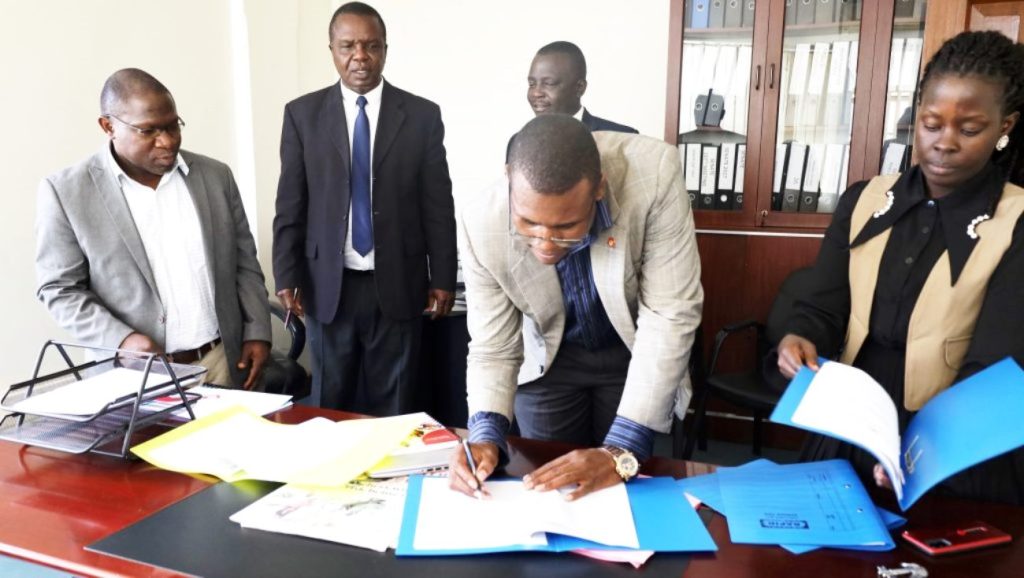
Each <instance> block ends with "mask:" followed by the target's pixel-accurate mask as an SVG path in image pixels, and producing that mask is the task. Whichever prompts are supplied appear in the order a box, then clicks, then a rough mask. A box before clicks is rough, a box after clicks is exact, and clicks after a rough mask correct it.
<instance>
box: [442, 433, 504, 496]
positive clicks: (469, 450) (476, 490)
mask: <svg viewBox="0 0 1024 578" xmlns="http://www.w3.org/2000/svg"><path fill="white" fill-rule="evenodd" d="M497 465H498V447H497V446H495V445H494V444H491V443H479V444H471V443H469V441H468V440H463V441H462V445H461V447H458V448H455V451H453V452H452V456H451V458H450V459H449V460H448V486H449V487H450V488H451V489H453V490H455V491H457V492H462V493H463V494H466V495H467V496H473V497H475V498H477V499H483V498H486V497H488V496H490V494H488V493H487V489H486V488H484V480H486V479H487V477H488V476H490V475H491V473H492V472H493V471H494V468H495V467H497Z"/></svg>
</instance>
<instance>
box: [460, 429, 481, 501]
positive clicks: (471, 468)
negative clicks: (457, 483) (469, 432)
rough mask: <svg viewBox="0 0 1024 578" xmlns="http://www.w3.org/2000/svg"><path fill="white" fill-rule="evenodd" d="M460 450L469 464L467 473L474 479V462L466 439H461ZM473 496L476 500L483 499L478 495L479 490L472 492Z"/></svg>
mask: <svg viewBox="0 0 1024 578" xmlns="http://www.w3.org/2000/svg"><path fill="white" fill-rule="evenodd" d="M462 449H464V450H466V462H467V463H468V464H469V471H470V472H472V473H473V477H474V478H476V462H475V461H473V452H472V451H470V449H469V440H467V439H463V440H462ZM479 483H480V480H477V484H479ZM473 496H474V497H475V498H476V499H478V500H479V499H481V498H483V495H482V494H481V493H480V489H479V488H477V489H475V490H473Z"/></svg>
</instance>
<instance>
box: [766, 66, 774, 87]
mask: <svg viewBox="0 0 1024 578" xmlns="http://www.w3.org/2000/svg"><path fill="white" fill-rule="evenodd" d="M773 88H775V63H774V62H773V63H771V64H769V65H768V90H771V89H773Z"/></svg>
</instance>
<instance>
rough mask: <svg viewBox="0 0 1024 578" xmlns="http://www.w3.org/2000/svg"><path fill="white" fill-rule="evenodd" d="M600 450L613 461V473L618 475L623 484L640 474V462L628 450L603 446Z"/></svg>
mask: <svg viewBox="0 0 1024 578" xmlns="http://www.w3.org/2000/svg"><path fill="white" fill-rule="evenodd" d="M601 449H603V450H604V451H606V452H608V454H609V455H611V456H612V459H613V460H615V473H617V474H619V476H620V477H621V478H622V481H623V482H628V481H629V480H632V479H633V478H635V477H636V475H637V474H638V473H640V462H639V461H637V459H636V456H634V455H633V452H631V451H629V450H624V449H622V448H619V447H615V446H604V447H602V448H601Z"/></svg>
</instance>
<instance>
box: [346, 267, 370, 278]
mask: <svg viewBox="0 0 1024 578" xmlns="http://www.w3.org/2000/svg"><path fill="white" fill-rule="evenodd" d="M345 274H346V275H354V276H356V277H368V276H370V275H373V269H345Z"/></svg>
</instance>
